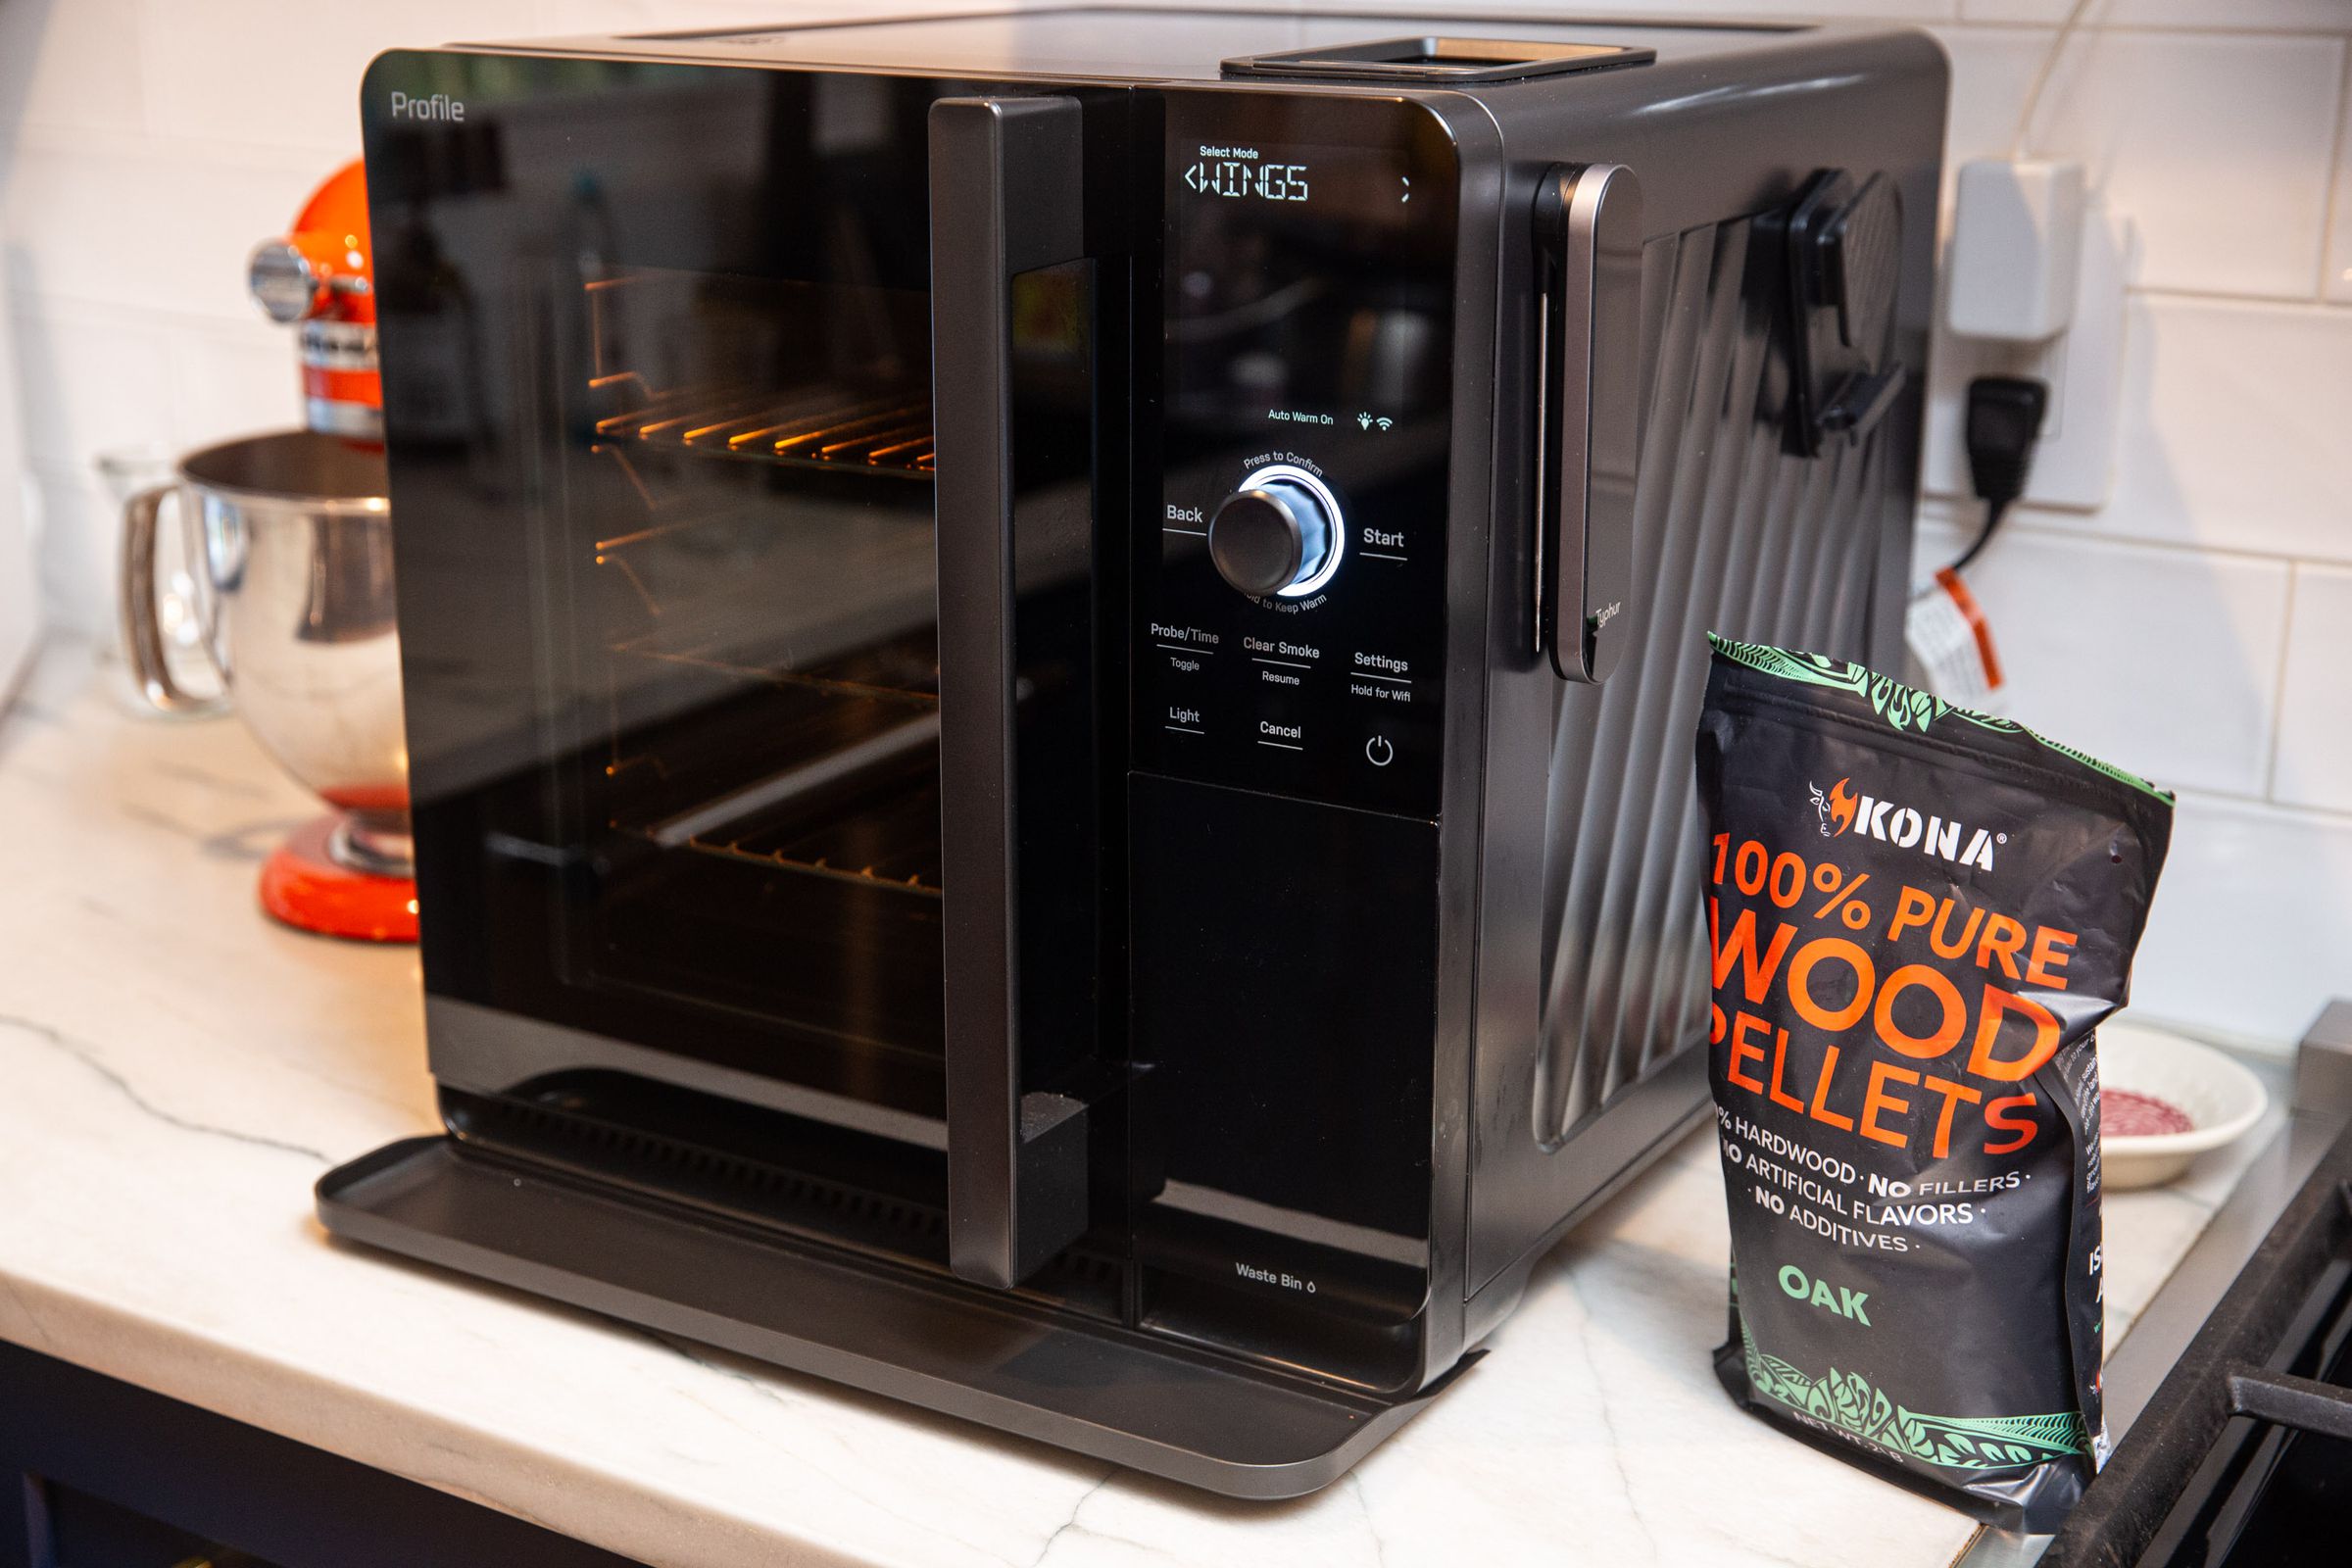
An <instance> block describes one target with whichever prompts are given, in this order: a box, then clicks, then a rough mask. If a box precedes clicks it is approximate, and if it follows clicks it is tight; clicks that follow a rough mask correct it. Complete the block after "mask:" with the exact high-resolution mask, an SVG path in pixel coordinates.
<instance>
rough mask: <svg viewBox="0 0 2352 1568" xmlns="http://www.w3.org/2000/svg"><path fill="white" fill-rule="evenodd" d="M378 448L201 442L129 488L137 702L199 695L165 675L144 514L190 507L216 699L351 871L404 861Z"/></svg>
mask: <svg viewBox="0 0 2352 1568" xmlns="http://www.w3.org/2000/svg"><path fill="white" fill-rule="evenodd" d="M385 490H386V483H385V473H384V459H383V454H382V452H381V451H380V450H378V451H370V450H368V449H367V448H364V447H359V446H355V445H353V444H352V443H350V442H347V441H343V440H340V439H337V438H335V437H333V436H326V435H320V434H318V433H317V432H315V431H309V430H295V431H287V432H284V433H281V434H276V435H263V436H252V437H248V438H247V439H244V440H241V441H229V442H224V443H222V444H221V445H220V446H216V447H207V448H205V449H204V450H203V451H201V452H197V453H193V454H191V455H190V456H188V457H187V458H185V459H183V460H181V462H180V465H179V483H178V484H177V485H159V486H157V487H156V488H154V489H152V490H148V491H145V492H143V493H142V494H140V495H137V496H134V497H132V498H131V500H130V503H129V505H128V508H127V511H126V515H125V519H124V521H125V528H124V538H123V621H124V625H123V646H124V647H125V648H127V649H128V650H129V652H130V659H131V665H132V673H133V674H134V676H135V677H136V678H137V681H138V684H139V688H140V690H141V691H143V692H144V693H145V694H146V696H147V700H148V701H149V702H151V703H153V704H155V706H156V707H158V708H161V709H165V710H167V711H184V710H186V709H188V708H190V707H200V706H204V705H205V704H206V703H207V701H208V700H207V699H204V698H199V697H193V696H190V695H189V694H188V693H186V692H185V691H183V690H182V689H181V688H180V687H179V686H178V685H177V684H175V683H174V682H173V680H172V672H171V669H170V666H169V665H168V664H167V663H166V662H165V661H164V657H163V651H164V633H163V630H162V628H161V627H160V626H158V625H157V623H156V613H155V603H156V596H155V572H156V563H155V545H156V532H157V528H156V524H157V519H158V517H159V516H160V515H161V513H162V509H163V508H164V507H165V506H166V505H167V504H170V503H172V496H173V493H174V492H175V491H176V492H177V496H178V500H177V503H176V504H177V505H180V506H182V507H186V508H188V509H189V511H188V513H187V514H186V515H187V516H188V517H189V518H190V519H191V524H190V526H188V527H186V528H185V529H184V530H183V533H184V534H185V536H186V538H187V539H188V542H189V543H188V549H189V553H190V555H191V556H192V557H193V559H192V560H191V561H190V562H189V563H188V568H189V575H190V576H191V577H192V578H193V579H194V582H195V586H196V596H195V597H196V613H197V623H198V625H199V627H200V628H201V630H202V632H203V641H204V647H205V651H206V652H207V653H208V654H209V655H210V656H211V658H212V661H213V663H214V665H215V666H216V667H217V668H218V669H219V670H220V672H221V685H222V687H223V688H224V690H225V691H226V693H227V697H228V701H229V703H230V704H231V705H232V706H233V707H234V708H235V710H236V711H237V712H238V714H239V715H240V716H241V717H243V719H244V720H245V723H246V724H247V726H248V727H250V728H251V729H252V731H253V733H254V734H255V736H256V737H258V738H259V739H260V741H261V743H262V745H263V746H264V747H266V748H267V749H268V750H269V752H270V755H271V756H273V757H275V758H276V759H277V760H278V761H279V762H280V763H282V764H283V765H284V766H285V769H286V771H287V772H289V773H291V774H293V775H294V776H295V777H296V778H297V779H300V780H301V781H302V782H303V783H304V784H306V785H308V786H309V787H310V788H311V789H313V790H315V791H317V792H318V794H319V796H320V798H322V799H323V800H325V801H326V802H327V803H328V804H329V805H331V806H334V807H336V808H338V809H340V810H341V812H342V820H341V821H340V822H339V823H338V825H337V827H336V830H335V833H334V836H333V838H332V840H331V841H330V845H329V849H330V853H332V854H333V856H334V857H335V858H336V859H338V860H340V861H341V862H343V863H344V864H346V865H348V866H351V867H352V868H354V869H357V870H363V871H369V872H373V873H376V874H379V875H385V876H406V875H408V874H409V871H410V853H409V852H410V842H409V813H408V805H409V793H408V752H407V748H406V745H405V741H404V733H403V730H402V725H401V711H400V648H399V643H398V641H397V640H396V637H395V632H394V627H393V618H392V605H393V598H392V518H391V503H390V502H389V501H388V500H386V498H385Z"/></svg>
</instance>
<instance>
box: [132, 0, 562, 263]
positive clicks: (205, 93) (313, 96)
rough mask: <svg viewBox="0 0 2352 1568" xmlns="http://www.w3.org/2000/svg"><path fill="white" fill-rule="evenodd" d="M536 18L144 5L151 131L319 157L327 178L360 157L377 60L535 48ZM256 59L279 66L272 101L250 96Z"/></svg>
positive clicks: (476, 2) (287, 2)
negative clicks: (457, 44)
mask: <svg viewBox="0 0 2352 1568" xmlns="http://www.w3.org/2000/svg"><path fill="white" fill-rule="evenodd" d="M535 18H536V12H535V9H534V7H533V6H532V4H531V0H402V3H401V4H400V5H397V6H392V5H354V4H349V3H345V4H330V5H320V4H316V3H312V4H302V3H298V0H204V3H203V4H201V5H190V4H188V3H186V0H141V11H140V19H139V20H140V26H139V41H140V43H141V44H142V45H143V47H144V50H145V56H146V67H147V79H148V105H147V128H148V130H149V132H150V133H151V134H154V135H156V136H162V137H172V136H194V137H199V138H202V139H206V140H213V141H227V142H254V143H260V144H265V145H269V146H273V147H285V148H299V149H303V150H308V151H316V152H317V153H318V154H319V157H320V159H321V160H322V162H321V164H320V167H319V175H320V176H321V177H323V176H324V175H325V174H326V173H327V172H329V171H330V170H331V169H332V168H333V167H334V163H335V161H336V160H338V159H342V158H356V157H358V156H359V151H360V110H359V87H360V77H361V74H362V73H364V72H366V71H367V69H368V61H370V60H372V59H373V58H374V57H375V56H376V55H378V54H380V53H382V52H383V51H384V50H386V49H392V48H403V47H427V48H429V47H432V46H433V45H436V44H443V43H448V42H450V41H451V40H453V39H461V38H465V39H500V38H521V37H527V36H528V35H530V33H532V32H533V31H534V30H536V29H535V28H534V27H533V25H532V24H533V22H534V21H535ZM257 53H259V54H262V55H264V56H266V58H267V59H268V61H269V65H270V75H269V90H268V91H266V92H257V91H250V90H240V88H239V84H241V83H246V82H250V81H251V80H252V76H253V71H254V61H255V58H256V56H257ZM292 216H293V215H292V214H291V213H288V214H286V215H285V217H286V218H291V217H292ZM279 221H280V222H283V221H285V219H284V218H281V219H280V220H279Z"/></svg>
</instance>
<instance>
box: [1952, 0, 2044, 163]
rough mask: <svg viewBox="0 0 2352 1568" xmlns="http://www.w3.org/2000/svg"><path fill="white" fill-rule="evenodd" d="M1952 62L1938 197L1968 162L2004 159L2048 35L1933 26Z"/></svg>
mask: <svg viewBox="0 0 2352 1568" xmlns="http://www.w3.org/2000/svg"><path fill="white" fill-rule="evenodd" d="M1932 30H1933V31H1934V32H1935V34H1936V42H1938V43H1940V44H1942V45H1943V52H1944V53H1945V54H1946V55H1947V56H1949V57H1950V59H1951V62H1952V95H1951V109H1950V112H1949V114H1948V116H1947V118H1946V120H1945V123H1944V143H1943V159H1944V187H1945V188H1944V198H1945V202H1946V205H1947V206H1948V205H1949V202H1950V197H1951V188H1950V187H1951V179H1952V171H1953V170H1954V169H1956V168H1958V167H1959V166H1960V165H1961V164H1964V163H1966V162H1968V161H1969V160H1970V159H1972V158H2006V157H2007V156H2009V148H2010V144H2011V143H2012V142H2013V141H2015V139H2016V137H2017V122H2018V116H2019V115H2020V114H2021V113H2022V112H2023V111H2024V109H2025V105H2026V94H2027V93H2028V92H2029V91H2030V90H2031V89H2032V87H2033V84H2034V69H2035V68H2036V67H2037V66H2039V65H2040V63H2041V58H2042V56H2043V55H2045V54H2047V53H2048V52H2049V47H2050V35H2049V34H2048V33H2046V32H2038V31H2027V30H2022V29H2019V28H2013V27H1936V28H1934V29H1932Z"/></svg>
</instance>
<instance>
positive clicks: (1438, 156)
mask: <svg viewBox="0 0 2352 1568" xmlns="http://www.w3.org/2000/svg"><path fill="white" fill-rule="evenodd" d="M1251 100H1253V101H1249V100H1237V99H1236V98H1235V97H1234V96H1233V95H1222V96H1218V95H1203V99H1202V100H1193V101H1188V100H1187V99H1185V98H1183V97H1181V96H1173V97H1171V100H1170V104H1171V107H1170V112H1169V117H1168V126H1169V128H1168V137H1167V144H1166V168H1165V171H1164V175H1165V178H1164V181H1163V202H1164V209H1163V210H1164V219H1163V221H1164V225H1165V230H1164V231H1165V238H1166V250H1165V253H1164V254H1165V257H1166V265H1165V269H1164V272H1163V276H1162V284H1161V287H1162V295H1163V298H1162V310H1161V317H1162V319H1161V333H1160V344H1159V348H1160V362H1161V363H1160V380H1161V398H1160V413H1161V418H1160V422H1159V429H1158V449H1159V450H1158V454H1157V455H1158V459H1159V461H1158V463H1157V465H1156V466H1155V468H1154V469H1153V470H1152V471H1154V472H1155V474H1156V479H1157V488H1156V493H1155V494H1150V495H1148V499H1147V500H1146V502H1145V504H1144V505H1143V506H1142V507H1141V508H1140V509H1139V510H1140V511H1141V512H1142V514H1143V515H1139V516H1137V517H1136V518H1134V519H1133V528H1134V532H1133V540H1132V542H1133V548H1134V562H1135V571H1134V579H1133V581H1134V594H1133V599H1132V613H1133V626H1132V636H1133V639H1134V650H1133V656H1134V657H1133V662H1132V665H1131V667H1132V669H1133V671H1134V684H1133V706H1132V713H1133V755H1134V758H1135V763H1136V766H1137V767H1138V768H1140V769H1142V770H1144V771H1147V772H1152V773H1160V774H1165V775H1168V776H1171V777H1176V778H1186V779H1198V780H1201V781H1202V782H1207V783H1217V784H1227V785H1233V786H1236V787H1239V788H1244V789H1252V790H1260V791H1265V792H1269V793H1273V794H1280V795H1288V796H1296V797H1301V798H1305V799H1310V800H1316V801H1323V802H1328V803H1331V804H1334V805H1342V806H1352V807H1359V808H1363V809H1371V810H1380V811H1390V812H1396V813H1399V814H1406V815H1412V816H1420V817H1435V816H1436V815H1437V814H1438V812H1439V806H1440V794H1441V781H1442V777H1443V772H1442V767H1441V759H1440V743H1441V739H1442V734H1443V723H1442V720H1443V716H1444V711H1445V699H1446V678H1445V653H1446V487H1447V479H1448V467H1447V454H1448V450H1449V445H1450V418H1451V398H1450V395H1449V394H1450V387H1451V361H1452V341H1453V336H1452V334H1453V324H1452V315H1451V310H1452V300H1453V292H1454V291H1453V288H1452V275H1453V238H1454V233H1453V231H1454V222H1453V208H1452V199H1451V197H1452V187H1453V179H1452V167H1453V166H1452V149H1451V147H1450V145H1449V144H1447V143H1446V142H1445V140H1444V139H1443V137H1442V136H1432V135H1430V134H1429V131H1430V128H1431V123H1430V122H1429V121H1428V120H1427V118H1426V117H1425V116H1423V115H1421V114H1419V113H1418V112H1417V111H1413V110H1411V109H1410V106H1407V105H1401V104H1397V103H1394V102H1391V103H1388V104H1348V105H1346V106H1345V107H1346V109H1347V111H1348V118H1349V120H1350V121H1351V122H1352V123H1348V124H1332V125H1322V126H1318V125H1312V124H1304V123H1301V124H1299V127H1298V130H1297V132H1296V134H1286V132H1287V131H1288V130H1289V126H1288V125H1287V124H1286V123H1284V121H1283V117H1279V116H1275V117H1269V116H1268V115H1267V114H1266V113H1265V112H1264V110H1265V104H1266V99H1265V98H1263V97H1261V96H1258V95H1251ZM1277 101H1278V102H1279V100H1277ZM1331 102H1332V101H1331V100H1322V101H1321V103H1322V104H1323V105H1329V104H1331ZM1326 113H1327V111H1325V110H1323V109H1322V108H1320V107H1318V108H1317V110H1316V111H1315V113H1314V114H1312V115H1308V116H1306V117H1304V119H1307V120H1313V119H1320V118H1324V116H1325V115H1326ZM1243 115H1246V116H1247V122H1246V123H1237V118H1236V117H1239V116H1243ZM1294 118H1297V117H1294ZM1269 119H1271V120H1272V121H1273V122H1274V123H1267V122H1268V121H1269ZM1269 130H1271V131H1274V132H1276V133H1277V134H1276V135H1269V134H1267V132H1268V131H1269ZM1318 133H1320V134H1321V135H1323V136H1327V137H1344V138H1345V139H1341V140H1315V139H1312V138H1313V137H1314V136H1315V135H1316V134H1318ZM1278 137H1279V139H1278Z"/></svg>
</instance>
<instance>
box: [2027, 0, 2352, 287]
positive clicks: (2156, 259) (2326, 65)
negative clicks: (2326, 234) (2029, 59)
mask: <svg viewBox="0 0 2352 1568" xmlns="http://www.w3.org/2000/svg"><path fill="white" fill-rule="evenodd" d="M2037 36H2038V37H2040V38H2045V39H2046V38H2048V37H2049V36H2050V35H2049V34H2047V33H2043V34H2039V35H2037ZM2344 49H2345V43H2344V40H2343V39H2341V38H2335V37H2319V36H2309V35H2265V34H2260V33H2249V34H2243V35H2229V34H2214V33H2187V32H2091V33H2079V34H2077V35H2076V37H2075V38H2074V39H2073V40H2072V41H2071V42H2070V43H2069V44H2068V45H2067V47H2066V49H2065V51H2064V53H2063V55H2062V56H2061V58H2060V60H2059V62H2058V65H2057V68H2056V69H2055V70H2054V71H2053V72H2052V73H2051V75H2050V80H2049V85H2048V87H2047V89H2046V90H2045V91H2044V93H2043V96H2042V99H2041V102H2040V105H2039V107H2038V108H2037V109H2036V111H2035V112H2034V118H2033V121H2032V123H2031V124H2030V125H2029V126H2028V130H2027V136H2026V142H2025V146H2026V150H2027V151H2028V152H2029V153H2031V154H2032V155H2033V156H2034V157H2037V158H2071V159H2079V160H2081V161H2082V164H2083V165H2084V167H2085V171H2086V172H2087V173H2088V175H2089V177H2090V181H2091V183H2092V185H2093V186H2094V187H2096V188H2097V189H2098V190H2099V192H2100V193H2101V195H2102V197H2103V199H2104V200H2105V202H2106V203H2107V205H2108V207H2109V208H2110V209H2111V210H2112V211H2114V212H2116V213H2119V214H2121V215H2123V216H2125V217H2128V218H2130V219H2131V220H2132V221H2133V222H2135V223H2136V224H2137V225H2138V227H2139V232H2140V237H2141V240H2142V243H2143V245H2144V247H2145V257H2144V260H2143V263H2142V268H2141V272H2140V277H2139V282H2140V283H2141V284H2142V285H2143V286H2146V287H2149V288H2162V289H2189V290H2198V291H2202V292H2208V293H2221V294H2251V295H2269V296H2276V297H2278V298H2284V299H2309V298H2311V297H2312V295H2313V293H2314V290H2315V288H2316V286H2317V282H2318V276H2319V269H2320V249H2321V241H2322V231H2323V227H2324V225H2325V221H2326V213H2327V185H2328V179H2329V174H2330V171H2329V169H2328V166H2327V149H2328V148H2329V147H2331V146H2332V145H2333V142H2334V136H2335V123H2336V115H2337V102H2336V99H2337V95H2338V89H2339V87H2340V85H2341V81H2342V76H2343V63H2344Z"/></svg>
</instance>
